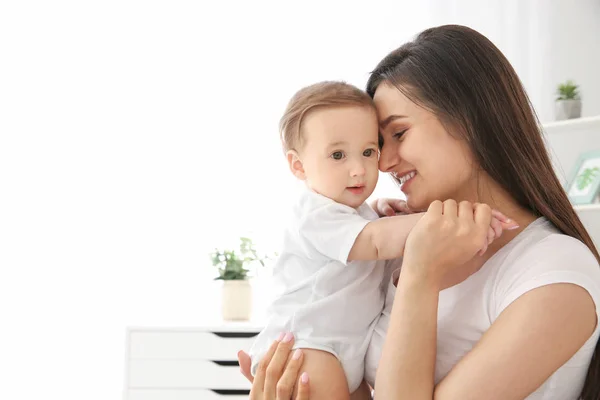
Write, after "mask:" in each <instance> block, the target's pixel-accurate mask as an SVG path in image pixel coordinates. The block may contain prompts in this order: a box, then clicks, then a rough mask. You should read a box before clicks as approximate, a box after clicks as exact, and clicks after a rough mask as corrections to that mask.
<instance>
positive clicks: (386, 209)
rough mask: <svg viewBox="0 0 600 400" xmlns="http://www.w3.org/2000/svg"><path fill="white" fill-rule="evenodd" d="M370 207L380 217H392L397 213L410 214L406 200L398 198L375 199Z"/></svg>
mask: <svg viewBox="0 0 600 400" xmlns="http://www.w3.org/2000/svg"><path fill="white" fill-rule="evenodd" d="M371 207H372V208H373V210H375V212H376V213H377V215H379V216H380V217H393V216H394V215H397V214H412V213H413V211H412V210H411V209H410V208H408V205H407V204H406V201H404V200H400V199H376V200H375V201H374V202H373V203H372V204H371Z"/></svg>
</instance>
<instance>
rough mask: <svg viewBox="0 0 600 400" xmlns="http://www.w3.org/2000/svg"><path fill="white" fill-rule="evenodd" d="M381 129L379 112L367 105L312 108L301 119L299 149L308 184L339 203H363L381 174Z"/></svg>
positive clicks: (355, 205) (355, 204) (354, 205)
mask: <svg viewBox="0 0 600 400" xmlns="http://www.w3.org/2000/svg"><path fill="white" fill-rule="evenodd" d="M378 132H379V131H378V125H377V114H376V113H375V110H374V109H371V108H368V107H366V106H365V107H361V106H345V107H338V108H324V109H318V110H315V111H312V112H311V113H310V114H309V115H307V116H306V118H305V119H304V121H303V122H302V133H303V142H304V145H303V147H302V149H301V151H300V159H301V160H302V166H303V168H304V173H305V179H306V183H307V185H308V186H309V187H310V188H311V189H312V190H314V191H315V192H317V193H320V194H321V195H323V196H326V197H329V198H330V199H332V200H334V201H336V202H338V203H342V204H345V205H347V206H350V207H354V208H356V207H358V206H360V205H361V204H362V203H363V202H364V201H365V200H366V199H367V198H368V197H369V196H370V195H371V193H373V190H374V189H375V185H376V184H377V178H378V177H379V171H378V169H377V161H378V146H377V141H378Z"/></svg>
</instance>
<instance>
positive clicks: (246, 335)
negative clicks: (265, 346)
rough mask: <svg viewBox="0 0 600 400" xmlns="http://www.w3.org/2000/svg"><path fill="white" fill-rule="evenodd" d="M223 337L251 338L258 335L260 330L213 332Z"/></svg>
mask: <svg viewBox="0 0 600 400" xmlns="http://www.w3.org/2000/svg"><path fill="white" fill-rule="evenodd" d="M211 333H212V334H213V335H217V336H218V337H222V338H228V339H229V338H251V337H254V336H257V335H258V334H259V332H211Z"/></svg>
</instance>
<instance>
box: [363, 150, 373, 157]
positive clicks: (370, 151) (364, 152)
mask: <svg viewBox="0 0 600 400" xmlns="http://www.w3.org/2000/svg"><path fill="white" fill-rule="evenodd" d="M373 154H375V150H373V149H366V150H365V151H363V156H365V157H371V156H372V155H373Z"/></svg>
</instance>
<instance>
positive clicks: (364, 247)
mask: <svg viewBox="0 0 600 400" xmlns="http://www.w3.org/2000/svg"><path fill="white" fill-rule="evenodd" d="M423 215H424V213H418V214H408V215H397V216H394V217H385V218H380V219H378V220H375V221H371V222H369V223H368V224H367V225H366V226H365V228H364V229H363V230H362V231H361V232H360V234H359V235H358V237H357V238H356V241H355V242H354V246H352V250H350V255H349V256H348V261H353V260H390V259H393V258H398V257H401V256H402V255H403V254H404V245H405V244H406V238H407V237H408V234H409V233H410V231H411V229H412V228H413V227H414V226H415V224H416V223H417V221H419V220H420V219H421V217H422V216H423Z"/></svg>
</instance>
